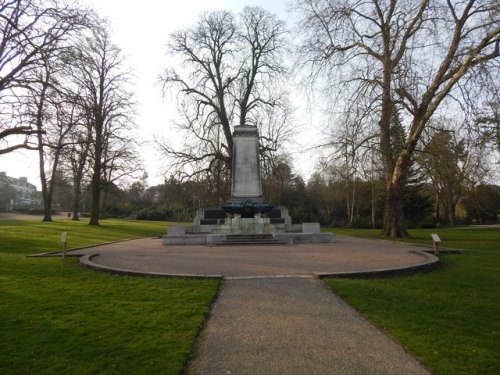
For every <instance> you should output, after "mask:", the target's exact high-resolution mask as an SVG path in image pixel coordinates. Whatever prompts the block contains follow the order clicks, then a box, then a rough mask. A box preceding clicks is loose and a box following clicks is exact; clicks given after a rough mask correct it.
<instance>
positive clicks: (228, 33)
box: [161, 7, 287, 176]
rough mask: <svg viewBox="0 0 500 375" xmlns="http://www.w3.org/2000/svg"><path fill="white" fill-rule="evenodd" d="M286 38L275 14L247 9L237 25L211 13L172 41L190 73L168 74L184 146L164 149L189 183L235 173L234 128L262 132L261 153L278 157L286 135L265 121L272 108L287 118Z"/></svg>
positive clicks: (164, 78) (221, 13)
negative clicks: (208, 175)
mask: <svg viewBox="0 0 500 375" xmlns="http://www.w3.org/2000/svg"><path fill="white" fill-rule="evenodd" d="M285 33H286V31H285V25H284V23H283V22H282V21H280V20H278V19H277V18H276V17H275V16H274V15H272V14H271V13H269V12H267V11H266V10H264V9H262V8H259V7H245V8H244V9H243V11H242V12H241V14H240V15H239V17H238V18H237V19H236V18H235V17H234V16H233V14H231V13H230V12H227V11H217V12H210V13H205V14H203V15H201V16H200V18H199V20H198V22H197V23H196V24H195V25H194V26H192V27H191V28H188V29H185V30H181V31H178V32H175V33H173V34H172V35H171V38H170V43H169V51H170V52H171V54H172V55H173V56H176V57H179V58H181V59H182V62H183V64H184V68H185V70H184V71H180V70H177V71H176V70H172V69H170V70H167V71H166V72H165V73H164V74H163V75H162V76H161V82H162V83H163V87H164V89H178V90H179V91H178V99H179V107H180V112H181V114H182V119H181V120H180V121H179V123H178V124H177V126H178V127H179V128H180V129H181V130H182V131H184V132H185V135H186V137H185V139H186V142H185V144H184V146H183V147H182V148H180V149H179V148H176V147H172V146H171V145H169V144H167V143H165V142H163V143H162V144H161V147H162V150H163V152H164V153H165V154H166V155H169V156H171V157H173V158H174V165H176V166H177V167H178V168H177V169H178V170H181V171H183V172H184V173H185V174H186V175H188V176H192V175H195V174H203V173H216V171H217V170H218V169H220V166H221V165H223V166H224V168H225V169H226V170H229V169H230V168H231V157H232V138H231V134H232V126H233V125H234V124H239V125H249V124H251V125H256V126H260V130H261V137H262V139H263V140H264V139H267V141H266V142H265V143H263V144H262V147H261V151H262V152H274V151H275V148H276V147H275V146H276V145H277V144H279V143H280V140H279V139H278V138H277V137H282V136H284V135H285V134H286V132H284V131H282V130H280V131H276V129H275V128H274V127H273V126H271V127H270V128H269V126H267V125H263V122H262V120H263V117H265V114H264V112H265V111H268V110H269V108H276V110H277V109H278V108H282V109H283V110H284V111H285V112H286V104H287V103H286V100H285V99H286V95H285V93H284V90H282V89H281V88H280V87H281V79H282V78H283V77H284V75H285V73H286V71H285V67H284V63H283V61H282V54H283V53H284V52H285V48H284V47H285V39H284V38H285ZM268 114H269V113H268ZM268 119H269V117H268ZM273 125H274V124H273ZM282 126H283V124H282V123H280V124H278V127H282ZM269 130H270V131H269Z"/></svg>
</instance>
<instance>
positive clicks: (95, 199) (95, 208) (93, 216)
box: [89, 161, 101, 225]
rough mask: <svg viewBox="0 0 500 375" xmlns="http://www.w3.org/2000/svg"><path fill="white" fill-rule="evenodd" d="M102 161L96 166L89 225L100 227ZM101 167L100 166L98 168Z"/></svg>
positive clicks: (93, 176) (96, 163)
mask: <svg viewBox="0 0 500 375" xmlns="http://www.w3.org/2000/svg"><path fill="white" fill-rule="evenodd" d="M100 164H101V163H100V161H96V162H95V165H94V173H93V175H92V186H91V192H92V203H91V207H90V221H89V225H99V212H100V206H101V205H100V197H101V168H100ZM98 165H99V166H98Z"/></svg>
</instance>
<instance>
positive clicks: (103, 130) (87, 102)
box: [70, 26, 134, 225]
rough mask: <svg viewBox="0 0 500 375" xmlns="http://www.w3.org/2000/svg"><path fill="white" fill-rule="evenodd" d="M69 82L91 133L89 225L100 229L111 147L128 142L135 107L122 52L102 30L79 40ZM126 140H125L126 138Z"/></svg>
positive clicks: (72, 57) (95, 30)
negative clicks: (72, 85)
mask: <svg viewBox="0 0 500 375" xmlns="http://www.w3.org/2000/svg"><path fill="white" fill-rule="evenodd" d="M70 59H71V63H72V75H71V79H72V80H73V82H74V84H75V85H76V86H77V87H78V88H79V95H80V97H79V99H78V100H79V102H80V105H81V106H82V108H83V110H84V112H85V117H86V120H87V121H88V129H89V131H90V140H91V142H90V148H89V157H90V160H91V163H92V166H91V168H90V169H91V175H92V178H91V190H92V192H91V193H92V206H91V212H90V222H89V224H90V225H99V212H100V207H101V204H100V200H101V192H102V190H103V189H104V187H105V183H104V181H105V177H106V175H105V171H106V169H108V170H109V169H110V168H111V164H110V163H111V162H116V159H115V158H110V153H109V152H110V150H111V149H112V147H113V146H112V143H113V142H116V141H117V139H120V142H123V140H124V139H128V140H129V141H130V140H131V138H130V137H131V134H130V133H129V134H128V135H126V133H128V131H129V130H130V129H131V127H133V124H134V123H133V113H134V103H133V101H132V99H131V98H132V95H131V93H130V92H129V91H128V90H129V88H130V79H131V74H130V73H129V72H128V71H127V70H126V69H125V61H124V58H123V56H122V54H121V51H120V50H119V49H118V47H116V46H115V45H114V44H113V43H112V42H111V40H110V36H109V33H108V31H107V30H106V28H105V27H104V26H102V27H95V28H94V29H93V30H92V32H91V33H90V35H87V36H85V37H84V38H82V39H81V40H80V45H78V46H76V47H75V48H74V49H73V52H72V54H71V57H70ZM127 137H128V138H127Z"/></svg>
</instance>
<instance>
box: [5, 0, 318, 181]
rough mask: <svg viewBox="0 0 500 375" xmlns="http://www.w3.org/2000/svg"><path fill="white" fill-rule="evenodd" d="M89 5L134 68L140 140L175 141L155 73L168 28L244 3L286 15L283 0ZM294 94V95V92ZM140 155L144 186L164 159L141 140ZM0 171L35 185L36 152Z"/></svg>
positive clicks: (169, 108)
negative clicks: (145, 178) (108, 25)
mask: <svg viewBox="0 0 500 375" xmlns="http://www.w3.org/2000/svg"><path fill="white" fill-rule="evenodd" d="M89 2H90V3H92V1H91V0H89ZM93 4H94V8H95V9H96V10H98V12H99V14H101V15H102V16H106V17H107V18H109V20H110V21H111V29H112V32H113V41H114V42H115V44H116V45H118V46H119V47H120V48H121V49H122V51H123V52H124V54H125V55H126V56H127V57H128V60H129V62H130V65H131V67H132V69H133V71H134V72H135V81H136V91H135V93H136V97H135V98H134V99H135V100H136V101H137V102H138V116H137V125H138V127H139V132H138V133H139V135H140V137H141V138H142V140H143V141H151V140H152V139H153V138H154V137H155V136H156V137H160V138H161V137H164V138H167V139H171V140H176V139H179V138H178V137H177V136H176V134H177V132H176V130H175V129H173V128H172V127H171V121H172V119H173V118H174V116H175V113H176V103H175V99H173V98H168V97H167V98H165V99H164V98H163V97H162V94H161V89H160V88H159V87H158V86H157V85H156V80H157V77H158V75H159V74H160V72H162V70H163V69H164V68H165V67H167V57H166V53H165V52H166V48H165V45H166V43H167V40H168V35H169V34H170V33H171V32H173V31H175V30H178V29H180V28H183V27H188V26H190V25H192V24H193V23H194V22H195V21H196V20H197V17H198V15H199V14H200V13H201V12H203V11H207V10H212V9H226V10H231V11H233V12H235V13H237V12H239V11H240V10H241V9H242V8H243V7H244V6H245V5H259V6H262V7H263V8H265V9H267V10H269V11H271V12H272V13H274V14H276V15H277V16H278V17H279V18H280V19H283V20H288V19H289V18H290V15H289V14H288V12H287V6H288V0H267V1H266V0H237V1H234V0H233V1H231V0H176V1H168V0H144V1H143V2H140V1H136V0H94V1H93ZM294 97H295V98H297V94H296V93H295V94H294ZM302 111H303V109H302ZM298 117H299V118H303V119H304V120H301V122H303V124H298V125H299V126H300V128H299V129H300V131H301V135H302V137H301V139H300V140H298V139H297V140H296V141H297V144H296V145H295V146H294V152H291V155H292V156H294V165H295V169H296V171H297V172H299V173H300V174H301V175H302V176H303V177H304V178H307V177H309V176H310V173H311V168H312V167H313V166H314V163H315V160H314V158H312V157H311V155H309V156H306V155H305V154H304V153H303V152H301V151H302V149H303V148H304V147H305V146H306V145H305V144H304V134H308V135H309V136H308V137H305V138H306V139H311V137H312V136H313V134H312V133H313V132H314V131H313V127H312V126H311V125H307V124H305V123H306V122H308V119H310V117H309V116H301V115H300V112H299V113H298ZM174 142H175V141H174ZM299 155H300V157H298V156H299ZM141 156H142V158H143V159H144V165H145V168H146V170H147V172H148V175H149V179H148V183H149V185H150V186H153V185H156V184H160V183H162V182H163V175H162V171H163V170H164V169H165V167H166V161H165V160H162V157H161V156H160V155H159V153H158V150H157V149H155V147H154V145H153V144H148V143H146V144H144V146H143V148H142V149H141ZM0 171H6V172H7V175H8V176H11V177H16V178H18V177H21V176H26V177H28V181H29V182H31V183H33V184H35V185H36V186H37V187H38V188H40V182H39V172H38V158H37V152H36V151H16V152H12V153H10V154H6V155H2V156H0Z"/></svg>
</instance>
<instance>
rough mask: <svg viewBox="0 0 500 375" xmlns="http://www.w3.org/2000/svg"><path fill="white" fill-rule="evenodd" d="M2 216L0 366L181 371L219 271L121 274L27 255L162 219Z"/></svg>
mask: <svg viewBox="0 0 500 375" xmlns="http://www.w3.org/2000/svg"><path fill="white" fill-rule="evenodd" d="M101 224H102V225H101V226H100V227H93V226H89V225H87V221H82V222H72V221H68V220H58V221H55V222H53V223H41V222H39V221H0V301H1V303H0V340H1V344H0V373H2V374H23V373H29V374H35V373H36V374H94V373H100V374H157V373H161V374H179V373H180V372H181V371H182V369H183V366H184V363H185V361H186V360H187V358H188V355H189V353H190V351H191V348H192V344H193V341H194V339H195V337H196V334H197V332H198V330H199V327H200V325H201V324H202V322H203V320H204V317H205V316H206V314H207V313H208V311H209V307H210V304H211V302H212V300H213V298H214V296H215V294H216V291H217V288H218V282H217V281H201V280H187V279H155V278H146V277H125V276H114V275H110V274H104V273H97V272H93V271H89V270H85V269H82V268H79V267H76V265H75V263H76V260H75V259H65V260H63V259H61V258H27V257H25V255H26V254H32V253H39V252H44V251H52V250H59V249H60V248H61V243H60V238H61V232H62V231H67V232H68V242H69V243H68V245H69V247H77V246H84V245H90V244H96V243H102V242H107V241H113V240H119V239H124V238H133V237H138V236H160V235H161V234H163V233H165V229H166V223H158V222H139V221H124V220H103V221H102V222H101Z"/></svg>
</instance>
